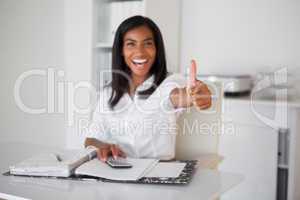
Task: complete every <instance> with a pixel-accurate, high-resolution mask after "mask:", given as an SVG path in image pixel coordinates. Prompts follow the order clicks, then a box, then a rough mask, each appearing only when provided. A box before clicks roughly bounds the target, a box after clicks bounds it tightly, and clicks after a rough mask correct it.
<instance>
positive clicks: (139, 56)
mask: <svg viewBox="0 0 300 200" xmlns="http://www.w3.org/2000/svg"><path fill="white" fill-rule="evenodd" d="M123 56H124V60H125V63H126V64H127V66H128V67H129V68H130V70H131V78H133V79H134V80H143V81H144V80H146V79H147V77H148V76H149V71H150V69H151V67H152V65H153V63H154V61H155V56H156V47H155V43H154V36H153V33H152V31H151V30H150V29H149V28H148V27H147V26H140V27H137V28H134V29H132V30H130V31H128V32H127V33H125V35H124V38H123Z"/></svg>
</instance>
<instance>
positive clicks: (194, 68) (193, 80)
mask: <svg viewBox="0 0 300 200" xmlns="http://www.w3.org/2000/svg"><path fill="white" fill-rule="evenodd" d="M196 80H197V65H196V61H195V60H192V61H191V66H190V76H189V86H190V87H192V86H195V85H196Z"/></svg>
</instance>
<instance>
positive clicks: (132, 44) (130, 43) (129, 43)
mask: <svg viewBox="0 0 300 200" xmlns="http://www.w3.org/2000/svg"><path fill="white" fill-rule="evenodd" d="M125 46H126V47H133V46H134V43H133V42H127V43H126V44H125Z"/></svg>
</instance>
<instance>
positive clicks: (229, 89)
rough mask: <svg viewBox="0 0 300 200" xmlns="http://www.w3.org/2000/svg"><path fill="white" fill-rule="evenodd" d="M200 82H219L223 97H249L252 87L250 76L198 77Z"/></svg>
mask: <svg viewBox="0 0 300 200" xmlns="http://www.w3.org/2000/svg"><path fill="white" fill-rule="evenodd" d="M197 77H198V78H199V79H200V80H204V81H205V80H206V81H210V82H221V83H222V84H223V90H224V94H225V96H243V95H249V94H250V92H251V89H252V85H253V79H252V77H251V76H250V75H198V76H197Z"/></svg>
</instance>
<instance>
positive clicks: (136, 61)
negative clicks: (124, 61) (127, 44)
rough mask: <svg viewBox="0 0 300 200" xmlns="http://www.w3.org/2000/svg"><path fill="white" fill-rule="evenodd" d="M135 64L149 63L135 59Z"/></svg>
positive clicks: (145, 60)
mask: <svg viewBox="0 0 300 200" xmlns="http://www.w3.org/2000/svg"><path fill="white" fill-rule="evenodd" d="M132 61H133V62H134V63H135V64H144V63H146V62H147V59H133V60H132Z"/></svg>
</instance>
